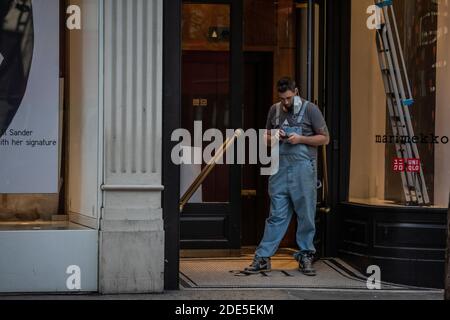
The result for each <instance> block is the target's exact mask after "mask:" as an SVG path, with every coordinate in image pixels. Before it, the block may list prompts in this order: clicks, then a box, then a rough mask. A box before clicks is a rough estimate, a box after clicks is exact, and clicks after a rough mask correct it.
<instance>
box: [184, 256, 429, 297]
mask: <svg viewBox="0 0 450 320" xmlns="http://www.w3.org/2000/svg"><path fill="white" fill-rule="evenodd" d="M252 259H253V257H252V256H251V255H245V256H242V257H233V258H191V259H181V260H180V287H181V288H183V289H310V290H317V289H319V290H364V291H369V289H368V286H367V280H368V278H367V276H365V275H363V274H362V273H360V272H359V271H358V270H356V269H354V268H353V267H351V266H350V265H348V264H347V263H345V262H344V261H342V260H341V259H337V258H325V259H320V260H318V261H317V262H316V263H315V264H314V267H315V269H316V271H317V276H316V277H308V276H306V275H304V274H302V273H301V272H300V271H299V270H298V263H297V261H295V260H294V258H293V257H292V256H288V255H286V256H284V255H283V256H276V257H274V258H272V272H266V273H261V274H256V275H246V274H243V273H242V272H241V271H242V270H244V268H245V267H247V266H249V265H250V264H251V263H252ZM381 276H382V274H381ZM380 284H381V290H388V291H432V290H434V289H429V288H419V287H412V286H406V285H398V284H392V283H386V282H382V281H381V283H380Z"/></svg>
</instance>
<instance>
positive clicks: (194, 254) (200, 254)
mask: <svg viewBox="0 0 450 320" xmlns="http://www.w3.org/2000/svg"><path fill="white" fill-rule="evenodd" d="M241 253H242V251H241V249H182V250H180V258H227V257H240V256H241Z"/></svg>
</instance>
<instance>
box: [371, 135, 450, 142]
mask: <svg viewBox="0 0 450 320" xmlns="http://www.w3.org/2000/svg"><path fill="white" fill-rule="evenodd" d="M449 141H450V139H449V137H447V136H436V135H434V134H420V135H418V136H412V137H410V136H394V135H376V136H375V143H378V144H380V143H383V144H406V143H414V144H447V143H449Z"/></svg>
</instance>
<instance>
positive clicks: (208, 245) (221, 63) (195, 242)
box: [180, 1, 242, 249]
mask: <svg viewBox="0 0 450 320" xmlns="http://www.w3.org/2000/svg"><path fill="white" fill-rule="evenodd" d="M239 2H240V1H228V2H227V1H225V2H224V1H220V3H214V1H203V2H201V1H189V2H187V1H186V2H184V3H183V7H182V49H183V54H182V107H181V119H182V123H181V125H182V128H183V129H186V130H187V131H188V132H189V134H190V137H192V139H191V143H187V144H186V145H183V146H182V153H183V157H184V156H187V155H189V156H188V158H189V159H190V160H192V161H187V163H183V164H182V165H181V170H180V195H181V197H182V204H181V214H180V223H181V248H182V249H230V248H239V247H240V223H239V221H240V203H239V202H240V192H241V187H240V169H239V166H236V165H229V164H225V160H224V164H217V165H215V166H208V161H207V159H204V157H203V151H204V150H205V148H206V147H207V146H208V145H210V144H211V142H212V141H205V142H204V140H208V139H207V137H206V135H205V136H204V133H205V132H207V131H208V130H210V129H216V130H218V131H220V133H221V135H222V137H223V141H221V142H220V143H219V144H222V143H224V142H225V141H226V137H227V135H226V131H227V129H237V128H240V122H241V119H240V117H241V116H240V108H241V102H240V100H241V98H240V96H239V79H241V76H240V72H241V69H240V68H238V65H239V63H240V61H241V59H242V57H241V49H240V48H241V41H240V37H236V36H235V33H234V32H233V31H234V29H239V27H238V26H234V28H233V26H232V24H235V23H236V24H239V22H240V21H242V20H241V19H240V18H239V17H238V16H237V15H239V11H240V7H241V5H240V4H239ZM236 33H238V32H236ZM212 155H214V153H213V154H212ZM223 159H226V152H225V153H224V157H223ZM192 190H193V191H195V192H193V193H192V194H191V195H189V194H188V193H189V191H192ZM183 196H184V197H183Z"/></svg>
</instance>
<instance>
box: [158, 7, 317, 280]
mask: <svg viewBox="0 0 450 320" xmlns="http://www.w3.org/2000/svg"><path fill="white" fill-rule="evenodd" d="M174 2H175V1H174ZM309 2H310V6H308V3H307V2H306V1H283V2H273V1H251V0H248V1H233V0H230V1H220V3H219V2H216V1H186V2H184V1H183V2H181V3H179V5H180V10H179V11H178V14H179V16H178V19H179V20H180V21H181V29H180V30H179V31H177V29H176V28H175V29H172V28H169V27H168V30H167V31H168V32H166V38H169V37H171V35H172V36H173V37H178V39H181V40H180V42H178V43H177V44H175V41H173V42H170V43H171V44H170V46H174V47H173V48H179V50H180V51H179V52H180V55H181V56H180V60H179V61H180V65H174V64H173V63H172V64H169V63H167V64H165V68H166V70H169V69H170V70H171V71H172V72H171V73H169V74H168V77H167V78H166V80H165V83H166V84H169V83H170V85H168V86H166V90H167V91H166V94H165V96H166V102H165V106H172V107H173V108H174V109H170V108H167V109H166V110H165V119H169V121H168V122H166V123H165V124H166V127H165V133H164V134H165V135H171V134H172V132H173V131H174V130H176V129H178V128H180V127H181V128H184V129H187V130H188V131H189V132H190V133H191V135H192V136H194V135H195V134H194V133H195V125H194V123H195V121H202V128H201V129H202V130H203V132H204V131H205V130H207V129H209V128H216V129H219V130H220V131H223V130H226V129H239V128H242V129H244V130H247V129H249V128H253V129H264V128H265V126H266V118H267V113H268V111H269V108H270V106H271V105H273V104H274V103H276V102H278V101H277V93H276V90H275V84H276V81H277V80H278V79H279V78H281V77H283V76H291V77H294V78H295V79H296V81H297V83H298V85H299V87H300V92H301V95H302V96H303V97H304V98H307V99H308V100H310V101H313V102H314V103H316V104H317V105H319V106H320V107H321V108H323V103H324V99H323V92H324V88H323V81H324V77H323V76H322V73H323V72H324V70H325V69H324V66H323V64H324V55H323V50H324V46H323V45H322V43H324V39H325V37H324V26H325V24H324V23H323V19H324V9H325V7H324V5H323V3H324V2H323V1H309ZM167 15H168V16H174V15H170V14H167ZM172 19H173V18H172ZM178 32H179V33H178ZM170 46H168V45H167V46H166V50H168V48H169V47H170ZM166 54H171V52H169V51H166ZM175 75H178V77H179V78H176V77H175ZM180 79H181V81H179V80H180ZM177 81H179V84H180V86H179V87H178V86H175V87H174V83H178V82H177ZM169 87H170V92H169V91H168V90H169ZM174 90H175V92H179V96H178V97H179V98H177V96H173V92H174ZM177 90H178V91H177ZM177 99H179V102H178V100H177ZM169 109H170V110H172V112H170V110H169ZM175 110H179V113H178V114H174V113H173V112H174V111H175ZM323 111H324V110H323ZM177 143H179V141H178V142H175V143H174V142H173V141H172V142H168V143H167V144H166V147H165V148H164V149H165V157H166V159H168V160H169V159H170V157H171V152H172V150H173V148H174V147H176V145H177ZM182 149H183V152H185V151H186V150H187V152H188V154H191V155H192V154H195V151H196V150H195V148H194V147H193V143H192V144H189V145H187V146H183V148H182ZM320 155H321V156H322V153H321V152H320ZM165 162H166V161H165ZM205 168H206V165H205V164H197V165H184V164H183V165H180V166H176V165H174V164H172V163H166V167H165V170H166V173H165V178H164V180H165V181H164V186H165V197H164V204H163V207H164V208H165V209H164V211H165V218H164V219H165V226H166V233H167V234H172V235H175V234H176V235H177V236H178V237H179V242H178V243H172V242H170V243H168V244H167V245H166V264H167V265H166V276H165V281H166V288H177V287H178V283H179V281H180V280H179V279H180V278H179V274H178V272H179V270H180V256H181V257H199V256H200V257H206V258H211V257H225V256H227V257H230V256H231V257H232V256H234V257H239V256H240V255H242V254H245V253H249V252H252V251H253V250H254V247H255V246H256V245H258V243H259V241H260V239H261V236H262V234H263V231H264V224H265V219H266V218H267V215H268V212H269V204H270V200H269V197H268V194H267V184H268V179H267V177H264V176H261V175H260V174H259V167H258V166H253V165H244V166H236V165H228V166H224V165H217V166H215V167H214V168H213V169H212V170H211V171H210V172H208V174H207V175H206V176H205V177H204V179H200V181H201V183H198V182H199V181H198V179H199V177H201V176H202V173H203V171H204V169H205ZM319 171H320V173H319V174H320V179H321V180H322V170H319ZM196 182H197V185H195V184H196ZM189 191H191V194H189ZM322 191H323V189H321V190H320V191H319V199H320V201H321V203H320V204H319V207H320V206H322V205H323V203H322V201H323V200H324V197H323V194H322ZM174 194H177V195H178V197H179V198H180V199H181V201H180V202H181V203H179V204H178V203H177V204H175V203H174V202H173V201H171V199H172V200H173V195H174ZM186 194H188V197H184V195H186ZM183 200H185V201H183ZM180 209H182V210H180ZM171 212H177V214H176V215H172V214H170V213H171ZM321 217H322V215H320V214H318V232H317V240H318V243H317V249H318V251H320V252H323V250H322V249H323V248H322V246H323V243H324V242H323V233H324V232H323V230H324V229H323V228H321V227H322V225H323V220H322V219H321ZM295 230H296V222H295V219H293V220H292V224H291V226H290V228H289V231H288V233H287V234H286V237H285V239H284V240H283V242H282V243H281V247H285V248H291V249H292V251H293V250H295V248H296V243H295ZM170 238H171V239H172V237H170ZM166 239H168V238H167V237H166ZM247 248H250V250H246V249H247ZM180 250H181V251H180ZM289 255H290V256H291V258H292V255H291V254H290V253H289ZM184 261H185V260H184ZM244 263H247V262H244ZM175 274H176V277H175Z"/></svg>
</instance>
